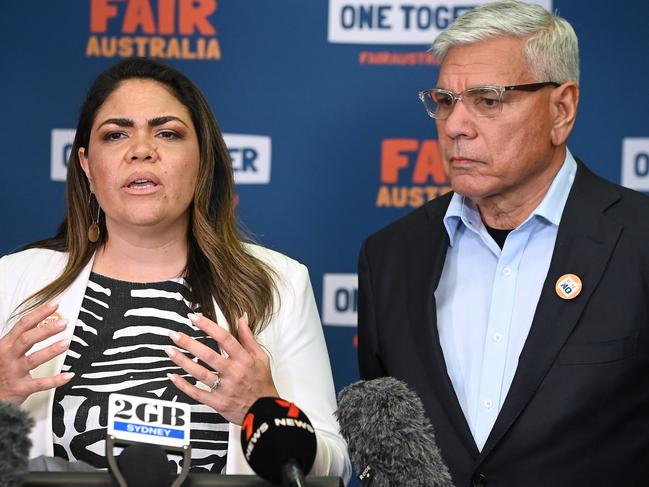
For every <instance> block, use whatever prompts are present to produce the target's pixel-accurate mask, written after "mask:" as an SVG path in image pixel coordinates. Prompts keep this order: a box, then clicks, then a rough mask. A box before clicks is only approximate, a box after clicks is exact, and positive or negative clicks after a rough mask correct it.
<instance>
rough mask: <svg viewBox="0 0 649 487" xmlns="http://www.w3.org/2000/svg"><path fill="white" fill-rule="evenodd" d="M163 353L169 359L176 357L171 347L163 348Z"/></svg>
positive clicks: (174, 350)
mask: <svg viewBox="0 0 649 487" xmlns="http://www.w3.org/2000/svg"><path fill="white" fill-rule="evenodd" d="M165 353H166V354H167V355H169V357H171V358H174V357H175V356H176V349H174V348H172V347H165Z"/></svg>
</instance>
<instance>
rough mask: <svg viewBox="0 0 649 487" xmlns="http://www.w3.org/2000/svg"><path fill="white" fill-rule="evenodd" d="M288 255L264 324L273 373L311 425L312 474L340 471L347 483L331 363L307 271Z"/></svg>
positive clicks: (348, 474)
mask: <svg viewBox="0 0 649 487" xmlns="http://www.w3.org/2000/svg"><path fill="white" fill-rule="evenodd" d="M287 261H290V262H289V265H288V269H285V271H286V272H280V276H281V278H280V280H281V281H285V282H279V283H278V285H279V288H280V303H279V306H280V308H279V312H278V314H277V316H276V317H275V319H274V320H273V322H271V324H270V325H269V330H268V331H270V332H271V333H272V335H273V336H272V338H271V340H270V342H271V343H274V344H275V346H274V347H273V349H270V347H268V348H267V350H268V352H269V354H270V358H271V362H272V364H273V365H272V369H273V379H274V381H275V386H276V387H277V390H278V392H279V394H280V396H281V397H283V398H285V399H288V400H290V401H292V402H295V404H296V405H297V406H298V407H300V409H302V410H303V411H304V412H305V413H306V415H307V416H308V417H309V419H310V420H311V422H312V424H313V426H314V429H315V431H316V439H317V454H316V459H315V463H314V465H313V468H312V469H311V474H312V475H334V476H340V477H342V478H343V480H344V481H345V483H347V482H348V481H349V478H350V477H351V463H350V461H349V456H348V453H347V445H346V443H345V441H344V439H343V438H342V436H341V435H340V432H339V426H338V421H337V420H336V417H335V411H336V408H337V404H336V394H335V389H334V383H333V377H332V373H331V365H330V362H329V354H328V352H327V345H326V343H325V339H324V332H323V330H322V324H321V322H320V316H319V314H318V309H317V306H316V303H315V298H314V295H313V290H312V288H311V281H310V279H309V273H308V270H307V268H306V267H305V266H304V265H302V264H299V263H297V262H295V261H292V260H289V259H287ZM265 331H266V330H265ZM262 333H263V332H262ZM260 343H262V344H263V343H264V340H260Z"/></svg>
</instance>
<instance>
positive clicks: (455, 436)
mask: <svg viewBox="0 0 649 487" xmlns="http://www.w3.org/2000/svg"><path fill="white" fill-rule="evenodd" d="M450 199H451V195H450V194H447V195H444V196H442V197H440V198H437V199H435V200H433V201H431V202H429V203H427V204H426V205H424V206H422V207H421V208H419V209H417V210H415V211H414V212H412V213H410V214H409V215H407V216H406V217H404V218H402V219H401V220H398V221H397V222H395V223H393V224H392V225H390V226H388V227H386V228H384V229H383V230H381V231H379V232H377V233H376V234H374V235H372V236H370V237H369V238H368V239H367V240H366V242H365V243H364V245H363V248H362V250H361V254H360V259H359V292H360V303H359V321H358V326H359V329H358V344H359V363H360V370H361V376H362V378H363V379H372V378H375V377H380V376H386V375H391V376H394V377H396V378H398V379H401V380H403V381H405V382H407V383H408V384H410V385H411V386H412V387H413V388H414V389H415V390H416V391H417V393H418V394H419V396H420V397H421V399H422V402H423V404H424V407H425V410H426V412H427V414H428V416H429V418H430V420H431V422H432V424H433V426H434V429H435V436H436V440H437V444H438V446H439V447H440V449H441V452H442V455H443V457H444V459H445V461H446V463H447V465H448V466H449V469H450V471H451V475H452V476H453V481H454V483H455V485H456V486H458V487H460V486H462V487H464V486H469V485H497V486H522V487H532V486H553V487H556V486H571V487H572V486H607V487H608V486H610V487H612V486H649V198H647V197H646V196H644V195H642V194H640V193H637V192H634V191H631V190H628V189H626V188H623V187H620V186H617V185H614V184H611V183H609V182H607V181H605V180H603V179H601V178H599V177H597V176H595V175H594V174H593V173H591V172H590V171H589V170H588V169H586V167H585V166H584V165H583V164H581V163H579V165H578V170H577V175H576V177H575V181H574V184H573V187H572V189H571V191H570V196H569V197H568V200H567V203H566V207H565V209H564V212H563V216H562V219H561V224H560V226H559V231H558V234H557V240H556V244H555V247H554V251H553V254H552V260H551V263H550V268H549V270H548V274H547V277H546V279H545V283H544V285H543V289H542V291H541V296H540V299H539V302H538V305H537V307H536V312H535V315H534V320H533V323H532V327H531V330H530V333H529V335H528V338H527V341H526V342H525V346H524V347H523V351H522V352H521V355H520V358H519V362H518V368H517V370H516V374H515V376H514V380H513V382H512V384H511V388H510V390H509V393H508V394H507V397H506V400H505V402H504V404H503V406H502V409H501V411H500V414H499V415H498V418H497V420H496V423H495V425H494V427H493V430H492V431H491V434H490V436H489V438H488V440H487V442H486V444H485V446H484V448H483V450H482V451H481V452H480V451H478V449H477V447H476V445H475V442H474V440H473V436H472V435H471V432H470V430H469V427H468V425H467V422H466V420H465V418H464V414H463V413H462V410H461V408H460V405H459V402H458V400H457V397H456V395H455V391H454V389H453V385H452V383H451V380H450V379H449V376H448V373H447V370H446V364H445V361H444V357H443V353H442V349H441V346H440V342H439V336H438V333H437V321H436V308H435V297H434V294H433V293H434V291H435V289H436V288H437V284H438V282H439V278H440V274H441V272H442V267H443V265H444V260H445V256H446V250H447V248H448V242H449V241H448V234H447V233H446V230H445V228H444V225H443V217H444V214H445V212H446V209H447V207H448V204H449V202H450ZM568 273H572V274H576V275H577V276H579V277H580V278H581V280H582V283H583V289H582V291H581V294H580V295H579V296H577V297H576V298H574V299H573V300H569V301H567V300H563V299H561V298H559V296H558V295H557V293H556V292H555V283H556V281H557V279H558V278H559V277H560V276H562V275H564V274H568Z"/></svg>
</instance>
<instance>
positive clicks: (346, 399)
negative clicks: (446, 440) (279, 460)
mask: <svg viewBox="0 0 649 487" xmlns="http://www.w3.org/2000/svg"><path fill="white" fill-rule="evenodd" d="M338 402H339V406H338V412H337V413H336V414H337V416H338V421H339V423H340V431H341V434H342V436H343V438H345V440H346V441H347V444H348V447H349V455H350V457H351V460H352V463H353V464H354V467H355V468H356V472H357V473H358V474H360V475H362V474H363V472H365V473H366V475H367V474H368V473H369V479H367V478H366V479H365V480H364V481H363V480H362V481H363V485H371V486H372V487H388V486H396V485H398V486H404V487H405V486H410V487H418V486H422V487H423V486H425V487H452V486H453V483H452V481H451V475H450V473H449V471H448V468H447V467H446V465H445V464H444V461H443V460H442V456H441V454H440V451H439V448H438V447H437V445H436V444H435V436H434V433H433V427H432V425H431V424H430V421H429V420H428V418H427V417H426V414H425V412H424V407H423V405H422V403H421V400H420V399H419V397H418V396H417V394H416V393H415V392H414V391H413V390H411V389H410V388H409V387H408V386H407V385H406V384H405V383H404V382H402V381H400V380H397V379H395V378H393V377H381V378H378V379H373V380H369V381H359V382H356V383H354V384H351V385H349V386H347V387H345V388H344V389H343V390H342V391H340V394H339V395H338ZM368 467H369V468H368Z"/></svg>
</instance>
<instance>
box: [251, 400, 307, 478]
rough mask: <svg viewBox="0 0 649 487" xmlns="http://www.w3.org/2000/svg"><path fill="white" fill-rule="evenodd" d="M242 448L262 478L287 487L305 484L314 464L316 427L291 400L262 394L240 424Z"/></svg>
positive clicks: (252, 466)
mask: <svg viewBox="0 0 649 487" xmlns="http://www.w3.org/2000/svg"><path fill="white" fill-rule="evenodd" d="M241 447H242V449H243V455H244V456H245V457H246V460H247V462H248V465H250V468H252V469H253V470H254V472H255V473H256V474H257V475H259V476H260V477H261V478H263V479H265V480H268V481H269V482H272V483H273V484H276V485H283V486H284V487H305V486H306V481H305V480H304V473H305V472H306V473H308V472H309V471H310V470H311V467H312V466H313V462H314V460H315V454H316V449H317V442H316V437H315V430H314V429H313V426H312V425H311V421H309V418H307V416H306V414H304V412H302V411H301V410H300V409H299V408H298V407H297V406H296V405H295V404H293V403H292V402H288V401H285V400H283V399H280V398H276V397H262V398H259V399H257V401H255V403H254V404H253V405H252V406H250V409H249V410H248V412H247V413H246V415H245V416H244V418H243V423H241Z"/></svg>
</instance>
